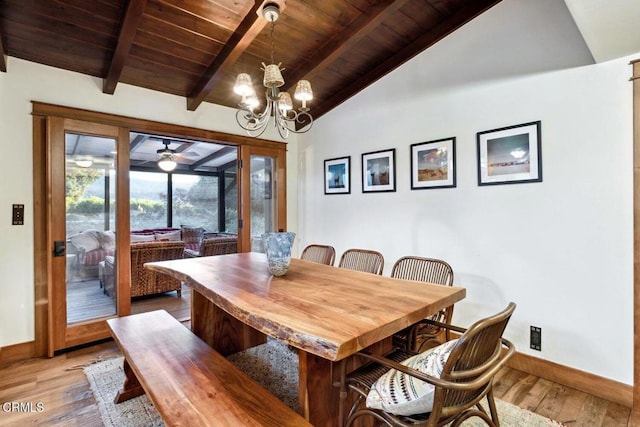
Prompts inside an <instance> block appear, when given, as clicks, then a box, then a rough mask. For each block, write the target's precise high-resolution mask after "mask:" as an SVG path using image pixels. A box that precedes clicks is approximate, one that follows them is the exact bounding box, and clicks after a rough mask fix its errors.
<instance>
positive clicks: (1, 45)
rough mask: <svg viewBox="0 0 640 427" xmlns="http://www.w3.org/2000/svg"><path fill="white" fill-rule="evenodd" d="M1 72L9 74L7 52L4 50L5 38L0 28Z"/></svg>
mask: <svg viewBox="0 0 640 427" xmlns="http://www.w3.org/2000/svg"><path fill="white" fill-rule="evenodd" d="M0 71H2V72H3V73H6V72H7V51H6V50H5V49H4V38H3V37H2V29H1V28H0Z"/></svg>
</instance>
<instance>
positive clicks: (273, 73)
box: [233, 3, 313, 138]
mask: <svg viewBox="0 0 640 427" xmlns="http://www.w3.org/2000/svg"><path fill="white" fill-rule="evenodd" d="M262 16H263V18H264V19H266V20H267V21H269V22H270V23H271V32H270V34H269V38H270V40H271V64H269V65H265V63H264V62H263V63H262V67H263V68H261V70H262V71H264V79H263V85H264V87H265V88H266V90H265V97H266V106H265V109H264V111H263V112H256V111H255V110H256V108H258V106H259V103H260V101H258V97H257V96H256V92H255V90H254V89H253V83H252V81H251V76H250V75H249V74H247V73H240V74H238V77H237V78H236V84H235V86H234V88H233V90H234V92H235V93H236V94H238V95H240V96H242V100H241V101H240V103H239V104H238V107H239V110H238V111H237V112H236V120H237V122H238V124H239V125H240V127H242V128H243V129H244V130H246V131H247V133H248V134H249V135H250V136H253V137H256V136H260V135H262V133H263V132H264V131H265V129H266V128H267V124H268V122H269V118H271V117H273V120H274V124H275V127H276V129H278V133H280V136H281V137H282V138H287V137H288V136H289V132H294V133H304V132H307V131H308V130H309V129H311V126H312V125H313V117H312V116H311V114H309V108H308V107H307V101H310V100H311V99H312V98H313V91H312V90H311V83H309V81H308V80H300V81H299V82H298V84H297V85H296V91H295V94H294V97H295V98H296V99H297V100H298V101H301V102H302V106H301V107H300V108H298V111H296V110H294V109H293V103H292V101H291V95H289V93H288V92H286V91H282V92H281V91H280V90H279V89H278V88H279V87H282V86H284V78H283V77H282V70H284V68H280V66H281V65H282V63H278V64H277V65H276V64H275V63H274V62H275V61H274V60H273V50H274V42H273V32H274V29H275V22H276V20H277V19H278V18H279V17H280V6H278V4H276V3H267V4H266V5H265V6H264V7H263V8H262ZM298 127H299V129H298Z"/></svg>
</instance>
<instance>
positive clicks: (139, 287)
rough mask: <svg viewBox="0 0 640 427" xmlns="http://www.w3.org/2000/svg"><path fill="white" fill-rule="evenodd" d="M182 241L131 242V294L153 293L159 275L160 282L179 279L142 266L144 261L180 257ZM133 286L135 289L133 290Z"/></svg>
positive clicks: (182, 251)
mask: <svg viewBox="0 0 640 427" xmlns="http://www.w3.org/2000/svg"><path fill="white" fill-rule="evenodd" d="M183 253H184V242H182V241H173V242H172V241H168V242H157V241H153V242H140V243H132V244H131V288H132V291H131V295H132V296H139V295H148V294H153V293H154V292H155V290H156V286H157V283H156V282H157V280H158V277H160V279H159V280H160V281H161V282H162V283H165V282H167V283H172V282H177V283H179V280H177V279H173V278H172V277H170V276H168V275H166V274H156V272H155V271H153V270H149V269H148V268H144V264H145V263H146V262H152V261H167V260H172V259H180V258H182V256H183ZM134 288H135V291H134Z"/></svg>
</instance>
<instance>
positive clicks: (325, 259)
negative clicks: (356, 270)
mask: <svg viewBox="0 0 640 427" xmlns="http://www.w3.org/2000/svg"><path fill="white" fill-rule="evenodd" d="M300 259H303V260H305V261H311V262H317V263H318V264H326V265H333V262H334V261H335V259H336V250H335V249H334V248H333V246H329V245H316V244H313V245H308V246H307V247H306V248H304V249H303V250H302V254H300Z"/></svg>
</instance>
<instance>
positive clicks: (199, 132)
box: [23, 101, 286, 357]
mask: <svg viewBox="0 0 640 427" xmlns="http://www.w3.org/2000/svg"><path fill="white" fill-rule="evenodd" d="M32 116H33V121H32V125H33V221H34V242H33V244H34V303H35V311H34V328H35V330H34V341H33V345H29V350H28V352H26V353H24V354H23V356H25V357H42V356H47V355H48V354H49V349H50V343H49V342H48V337H49V336H50V329H51V328H52V327H53V325H52V324H51V322H49V310H50V303H51V301H50V299H49V295H50V294H51V290H52V289H51V283H52V281H51V275H52V268H53V266H52V262H51V258H52V257H51V254H50V251H49V247H48V243H47V242H48V239H47V233H49V227H48V213H47V205H48V198H49V197H50V192H49V188H47V182H48V176H47V163H48V155H47V147H46V138H47V132H48V128H47V119H48V118H49V117H58V118H62V119H74V120H81V121H85V122H93V123H96V124H103V125H109V126H115V127H119V128H122V129H121V131H123V132H126V134H127V139H126V140H127V141H128V133H129V132H130V131H134V132H142V133H153V134H159V135H167V136H174V137H185V138H190V139H196V140H200V141H203V142H217V143H223V144H226V145H234V146H238V148H239V149H240V148H241V147H243V146H251V147H263V148H269V149H277V150H283V151H286V144H285V143H283V142H278V141H270V140H264V139H255V138H251V137H248V136H241V135H235V134H229V133H225V132H217V131H211V130H206V129H200V128H194V127H189V126H182V125H174V124H168V123H163V122H157V121H152V120H144V119H138V118H134V117H127V116H120V115H115V114H108V113H101V112H98V111H91V110H83V109H77V108H73V107H67V106H61V105H55V104H48V103H43V102H37V101H32ZM238 155H239V156H240V153H238ZM128 157H129V156H128V154H127V155H126V156H118V174H120V173H121V172H120V171H122V170H125V171H126V173H127V177H126V179H121V178H122V177H121V176H120V175H118V183H119V184H118V189H117V191H121V192H122V191H126V192H127V194H128V191H129V187H128V185H129V181H128ZM125 162H126V163H125ZM121 163H124V164H125V166H126V169H123V165H122V164H121ZM280 167H282V168H285V169H284V171H283V172H282V173H283V174H284V175H286V165H285V164H284V162H283V164H282V165H279V168H280ZM285 182H286V181H285ZM121 185H122V186H126V188H121ZM238 185H239V187H238V191H239V192H240V191H241V185H242V184H241V182H238ZM123 194H124V193H123ZM281 198H282V202H283V206H285V211H284V212H280V214H279V215H284V217H285V218H286V193H283V194H282V195H281ZM238 199H240V194H239V197H238ZM238 212H240V206H238ZM119 224H121V225H122V227H125V225H126V227H127V228H126V229H128V227H129V226H130V224H129V219H128V216H126V223H125V222H123V220H122V219H121V220H120V221H119ZM238 232H239V233H240V232H241V230H238ZM118 234H122V233H118ZM121 243H122V242H117V244H118V249H119V250H120V251H122V250H123V249H126V248H123V247H121V246H120V245H121ZM127 243H128V241H127ZM121 272H122V274H125V272H124V269H120V271H119V272H118V274H119V275H120V274H121ZM127 273H128V271H127ZM127 277H128V274H127ZM119 278H120V277H119ZM121 279H122V280H124V278H121ZM126 280H128V278H127V279H126Z"/></svg>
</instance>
